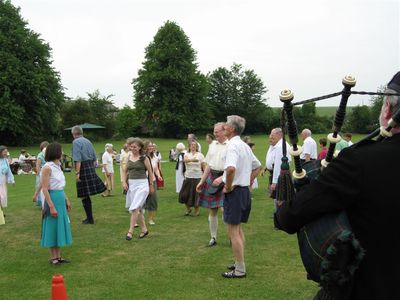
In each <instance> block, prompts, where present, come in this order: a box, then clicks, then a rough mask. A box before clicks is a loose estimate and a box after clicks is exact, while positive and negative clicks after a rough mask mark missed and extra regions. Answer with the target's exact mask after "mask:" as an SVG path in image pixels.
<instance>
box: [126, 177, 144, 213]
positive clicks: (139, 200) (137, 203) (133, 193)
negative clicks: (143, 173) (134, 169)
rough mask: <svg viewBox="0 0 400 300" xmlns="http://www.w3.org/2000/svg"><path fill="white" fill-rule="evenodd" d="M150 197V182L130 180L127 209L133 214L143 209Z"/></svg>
mask: <svg viewBox="0 0 400 300" xmlns="http://www.w3.org/2000/svg"><path fill="white" fill-rule="evenodd" d="M148 195H149V181H148V180H147V179H129V189H128V192H127V193H126V204H125V207H126V208H127V209H128V210H129V211H130V212H131V211H133V210H135V209H137V208H139V209H142V207H143V206H144V204H145V203H146V199H147V196H148Z"/></svg>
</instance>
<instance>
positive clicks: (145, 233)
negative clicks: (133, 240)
mask: <svg viewBox="0 0 400 300" xmlns="http://www.w3.org/2000/svg"><path fill="white" fill-rule="evenodd" d="M148 234H149V231H148V230H146V231H145V232H141V233H140V235H139V239H142V238H144V237H146V236H147V235H148Z"/></svg>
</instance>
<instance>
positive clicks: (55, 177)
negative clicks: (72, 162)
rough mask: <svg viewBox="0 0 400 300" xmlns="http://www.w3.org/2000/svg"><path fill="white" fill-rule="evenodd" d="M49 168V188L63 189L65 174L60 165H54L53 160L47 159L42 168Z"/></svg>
mask: <svg viewBox="0 0 400 300" xmlns="http://www.w3.org/2000/svg"><path fill="white" fill-rule="evenodd" d="M45 167H48V168H50V170H51V173H50V178H49V188H48V189H49V190H63V189H64V188H65V176H64V172H63V171H62V170H61V167H60V165H56V164H55V163H54V162H52V161H49V162H47V163H45V164H44V166H43V168H42V172H43V169H44V168H45Z"/></svg>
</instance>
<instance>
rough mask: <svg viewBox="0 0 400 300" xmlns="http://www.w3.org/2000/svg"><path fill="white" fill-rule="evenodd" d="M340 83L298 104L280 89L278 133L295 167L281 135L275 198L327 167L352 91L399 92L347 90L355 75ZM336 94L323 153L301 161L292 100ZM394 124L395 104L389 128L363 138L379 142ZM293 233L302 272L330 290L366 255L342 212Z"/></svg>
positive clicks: (289, 197) (284, 197)
mask: <svg viewBox="0 0 400 300" xmlns="http://www.w3.org/2000/svg"><path fill="white" fill-rule="evenodd" d="M342 84H343V90H342V91H340V92H338V93H334V94H330V95H326V96H322V97H318V98H313V99H309V100H305V101H301V102H297V103H293V99H294V95H293V93H292V92H291V91H290V90H283V91H282V92H281V93H280V100H281V102H283V110H282V130H283V133H284V134H283V137H284V139H285V132H286V131H287V135H288V137H289V140H290V143H291V145H292V146H291V148H290V149H289V154H290V155H292V156H293V161H294V171H293V174H292V175H293V179H292V177H291V174H290V170H289V169H290V168H289V163H288V158H287V153H286V151H287V149H286V142H285V140H283V143H282V145H283V149H282V150H283V157H282V165H281V173H280V176H279V179H278V183H277V189H276V192H277V201H278V203H279V202H284V201H288V203H287V204H288V205H289V206H290V205H291V203H292V201H293V200H294V198H295V193H296V191H298V190H300V189H301V188H303V187H304V186H305V185H307V184H309V183H310V182H312V181H313V180H315V179H317V178H318V176H319V175H320V174H321V172H323V170H324V168H327V167H328V166H329V163H330V162H331V161H332V159H333V158H334V153H335V146H336V143H338V142H339V141H340V140H341V137H340V135H339V132H340V131H341V128H342V125H343V123H344V119H345V115H346V106H347V101H348V99H349V97H350V95H351V94H367V95H396V96H398V95H400V94H396V93H369V92H355V91H352V90H351V89H352V88H353V87H354V86H355V84H356V80H355V78H354V77H352V76H346V77H345V78H343V80H342ZM399 92H400V91H399ZM339 95H341V100H340V104H339V107H338V109H337V111H336V115H335V118H334V123H333V133H331V134H329V135H328V141H329V148H328V152H327V155H326V158H325V159H323V160H312V161H307V162H305V163H303V164H302V163H301V161H300V154H301V153H302V148H301V146H300V145H298V131H297V124H296V121H295V119H294V115H293V107H294V105H300V104H305V103H309V102H315V101H319V100H323V99H327V98H331V97H335V96H339ZM397 124H400V109H399V111H397V112H396V113H395V114H394V115H393V116H392V119H391V120H390V121H389V123H388V127H386V128H383V127H380V128H378V129H376V130H374V131H373V132H372V133H371V134H369V135H368V136H366V137H365V138H364V139H363V140H367V139H368V140H370V139H373V138H375V137H376V136H378V135H379V137H378V139H377V141H382V140H384V139H385V138H388V137H390V136H391V132H390V130H391V129H392V128H393V127H395V126H396V125H397ZM278 209H279V208H278ZM297 237H298V244H299V250H300V255H301V259H302V261H303V265H304V267H305V269H306V271H307V278H308V279H311V280H313V281H315V282H318V283H319V284H320V286H321V287H323V288H324V290H326V291H332V290H334V289H337V288H340V287H342V286H344V285H346V284H347V283H349V282H351V279H352V277H353V275H354V273H355V271H356V269H357V268H358V267H359V265H360V263H361V261H362V259H363V257H364V255H365V250H364V249H363V248H362V245H361V244H360V243H359V241H358V240H357V238H356V236H355V235H354V233H353V230H352V227H351V225H350V222H349V219H348V216H347V214H346V211H341V212H338V213H330V214H326V215H324V216H323V217H321V218H319V219H317V220H315V221H313V222H311V223H309V224H307V225H305V226H303V227H302V228H301V229H300V230H299V231H298V232H297Z"/></svg>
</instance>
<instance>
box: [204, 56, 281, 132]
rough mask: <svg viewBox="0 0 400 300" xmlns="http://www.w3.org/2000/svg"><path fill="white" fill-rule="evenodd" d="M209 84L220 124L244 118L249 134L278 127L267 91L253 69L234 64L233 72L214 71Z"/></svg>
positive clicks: (216, 117) (222, 68) (211, 98)
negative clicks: (228, 120)
mask: <svg viewBox="0 0 400 300" xmlns="http://www.w3.org/2000/svg"><path fill="white" fill-rule="evenodd" d="M208 82H209V85H210V92H209V95H208V100H209V103H210V105H211V107H212V112H213V114H214V117H215V120H216V121H224V120H226V116H227V115H232V114H235V115H240V116H242V117H244V118H245V119H246V132H265V131H268V130H269V129H271V128H272V127H273V126H274V125H275V126H276V125H277V124H276V118H274V117H273V115H274V114H273V111H272V109H271V108H270V107H268V106H267V105H266V103H265V102H266V99H265V98H264V94H265V93H266V92H267V89H266V87H265V86H264V83H263V82H262V80H261V79H260V78H259V77H258V76H257V74H256V73H255V72H254V71H253V70H244V69H243V67H242V65H240V64H235V63H234V64H233V65H232V66H231V68H230V69H226V68H224V67H220V68H218V69H216V70H214V71H213V72H212V73H211V74H209V75H208Z"/></svg>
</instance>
